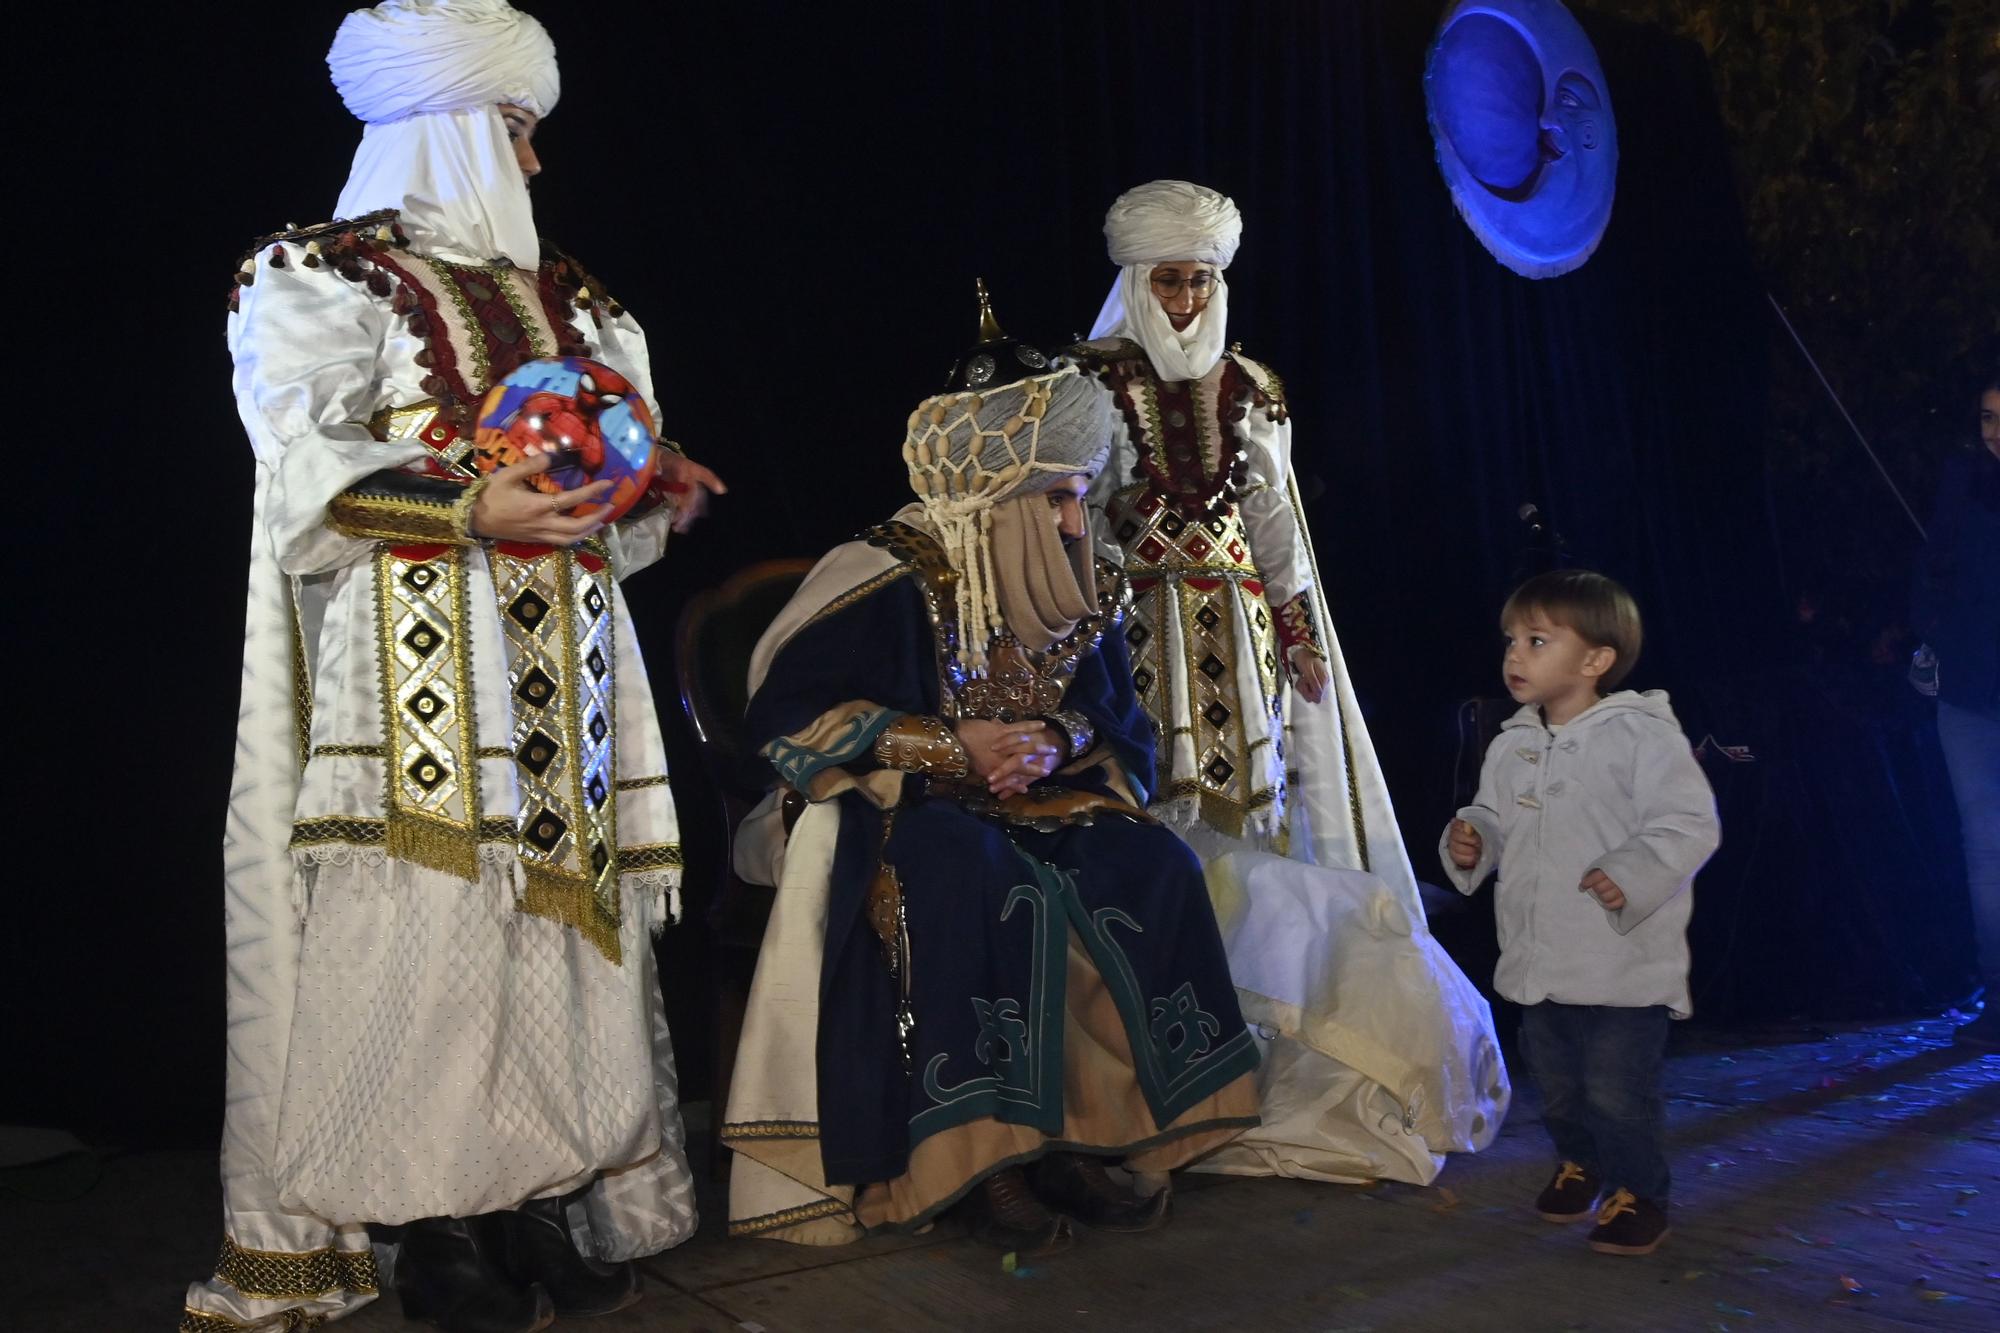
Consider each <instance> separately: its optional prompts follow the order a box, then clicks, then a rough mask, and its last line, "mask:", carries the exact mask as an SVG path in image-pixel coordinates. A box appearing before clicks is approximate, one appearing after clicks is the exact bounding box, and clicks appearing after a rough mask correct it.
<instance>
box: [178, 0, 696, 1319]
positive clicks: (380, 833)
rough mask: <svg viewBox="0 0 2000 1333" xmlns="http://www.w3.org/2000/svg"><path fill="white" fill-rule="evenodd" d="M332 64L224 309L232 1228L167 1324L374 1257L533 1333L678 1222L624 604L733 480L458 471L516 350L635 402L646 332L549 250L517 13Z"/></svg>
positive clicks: (297, 1312) (590, 1303) (665, 830)
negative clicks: (541, 232)
mask: <svg viewBox="0 0 2000 1333" xmlns="http://www.w3.org/2000/svg"><path fill="white" fill-rule="evenodd" d="M327 61H328V65H329V66H330V68H331V70H332V74H333V81H334V83H335V85H336V86H337V87H338V89H339V90H340V94H341V97H342V99H343V100H344V101H345V103H346V104H347V107H348V109H349V110H350V111H352V112H353V113H354V114H355V115H356V116H357V117H358V118H360V119H361V120H362V121H363V122H364V123H365V124H366V126H367V128H366V131H365V132H364V134H363V137H362V141H361V146H360V149H359V150H358V151H357V152H356V154H355V158H354V166H353V171H352V174H351V175H350V177H349V179H348V182H347V187H346V189H345V190H344V191H343V192H342V194H341V197H340V202H339V205H338V212H339V213H340V215H341V217H342V219H343V220H342V221H338V222H334V223H329V224H327V225H324V226H319V227H310V228H305V229H295V230H292V231H289V232H285V233H282V234H279V235H275V236H271V237H266V238H264V239H263V240H261V241H259V242H258V243H257V246H256V248H255V249H254V250H253V251H252V252H251V253H250V255H249V257H248V258H246V259H245V261H244V263H243V266H242V268H241V270H240V271H239V272H238V275H237V283H238V287H237V291H236V294H235V297H234V299H233V301H232V309H231V314H230V317H229V329H228V334H229V348H230V352H231V355H232V356H233V358H234V360H235V391H236V399H237V405H238V409H239V411H240V413H241V416H242V419H243V423H244V426H245V428H246V430H247V431H248V433H249V436H250V442H251V446H252V449H253V452H254V454H255V458H256V492H255V517H254V521H253V525H252V531H251V555H250V590H249V607H248V614H247V618H246V625H245V635H244V640H245V642H244V666H243V680H242V695H241V705H240V712H239V723H238V732H237V747H236V769H235V779H234V783H233V786H232V790H231V794H230V803H229V817H228V829H227V835H226V842H225V845H226V880H225V894H224V896H225V919H226V922H227V934H228V959H229V981H228V1005H229V1036H228V1107H227V1113H226V1119H225V1124H224V1133H223V1144H222V1181H223V1196H224V1205H223V1211H224V1216H223V1230H224V1235H223V1243H222V1254H221V1258H220V1260H219V1261H218V1262H217V1265H216V1269H215V1273H214V1276H212V1277H210V1278H209V1279H207V1280H206V1281H203V1282H198V1283H196V1284H194V1285H193V1286H192V1287H190V1289H189V1291H188V1296H187V1306H186V1311H185V1314H184V1316H183V1318H182V1320H181V1325H180V1326H181V1329H182V1330H183V1333H240V1331H241V1330H257V1331H258V1333H266V1331H269V1330H281V1329H282V1330H290V1329H297V1328H304V1327H307V1326H309V1325H312V1324H317V1323H319V1322H322V1321H323V1320H327V1319H335V1318H339V1317H340V1316H342V1315H345V1314H349V1313H352V1312H353V1311H354V1310H355V1309H356V1308H358V1307H359V1306H361V1305H363V1304H365V1303H367V1302H368V1301H370V1300H372V1299H373V1298H374V1297H375V1295H376V1294H377V1289H378V1286H379V1284H380V1282H381V1281H382V1280H384V1278H386V1274H385V1273H382V1272H381V1271H380V1270H378V1268H377V1260H378V1258H381V1259H391V1258H393V1264H394V1282H395V1285H396V1288H397V1291H398V1294H399V1295H400V1297H401V1300H402V1306H403V1310H404V1313H405V1314H406V1315H409V1316H411V1317H413V1318H420V1319H427V1320H429V1321H431V1322H433V1323H436V1324H439V1325H441V1326H442V1327H444V1328H445V1329H447V1330H453V1331H454V1333H529V1331H530V1330H535V1329H540V1328H544V1327H546V1326H548V1324H549V1323H550V1322H552V1320H553V1319H554V1318H555V1316H556V1315H558V1314H589V1313H598V1312H603V1311H608V1310H612V1309H617V1308H619V1307H621V1306H623V1305H626V1304H630V1303H631V1302H632V1301H634V1300H636V1299H638V1295H639V1284H638V1278H637V1274H636V1272H635V1271H634V1270H633V1269H632V1267H631V1264H630V1262H629V1261H630V1260H632V1259H633V1258H635V1257H638V1256H643V1255H648V1254H652V1253H655V1252H657V1251H660V1250H663V1249H665V1248H667V1247H669V1246H672V1245H675V1244H678V1243H679V1242H680V1241H681V1240H683V1239H685V1238H686V1237H687V1236H688V1235H690V1234H691V1233H692V1232H693V1230H694V1226H695V1214H694V1197H693V1190H692V1188H691V1185H690V1180H689V1176H688V1170H687V1162H686V1158H685V1153H684V1149H683V1130H682V1126H681V1119H680V1110H679V1104H678V1096H677V1093H676V1089H675V1073H674V1061H673V1049H672V1046H671V1044H670V1042H669V1039H668V1035H667V1030H666V1023H665V1018H664V1014H663V1011H662V1008H661V1003H660V992H659V983H658V979H657V977H656V975H655V972H654V960H653V950H652V939H653V935H654V932H655V931H656V930H658V929H660V928H661V927H663V926H664V925H665V924H666V922H667V921H668V920H669V919H670V912H669V909H668V904H669V901H670V899H671V897H672V895H673V892H674V890H675V888H676V886H677V884H678V880H679V873H680V871H679V867H680V850H679V832H678V826H677V824H676V820H675V814H674V805H673V799H672V796H671V794H670V793H669V791H668V787H667V778H666V756H665V751H664V748H663V746H662V743H661V739H660V731H659V726H658V723H657V720H656V719H655V716H654V712H653V702H652V695H651V691H650V689H649V687H648V685H647V681H646V671H645V665H644V663H643V662H642V661H641V660H640V657H639V650H638V643H637V639H636V637H635V635H634V633H633V628H632V622H631V618H630V615H629V613H628V611H627V609H626V605H625V601H624V597H623V595H622V594H621V592H620V590H619V586H618V580H619V579H620V578H623V577H624V576H626V575H628V574H630V573H632V572H634V571H635V570H638V569H641V568H643V567H645V566H646V565H648V564H650V563H652V562H653V561H655V560H657V559H658V558H659V557H660V555H661V553H662V551H663V549H664V547H665V544H666V540H667V534H668V532H669V530H670V529H674V528H683V527H685V526H686V525H687V524H688V523H689V522H691V521H692V520H693V518H694V517H695V516H696V515H697V514H698V513H699V511H700V509H701V508H702V505H703V503H704V502H705V499H706V495H707V493H708V492H709V491H711V490H720V489H721V483H720V482H719V481H717V480H716V479H715V477H714V475H713V474H712V473H710V472H709V471H708V470H707V469H705V468H702V467H700V466H699V465H698V464H694V463H691V462H689V461H687V460H686V459H685V458H683V457H681V456H680V455H679V454H678V453H677V452H674V451H670V450H664V449H663V450H661V451H660V452H659V456H658V475H657V476H656V478H655V479H654V481H653V483H652V485H651V487H650V488H649V489H648V490H647V492H646V493H645V494H644V495H643V496H641V497H640V499H639V501H638V503H637V504H636V505H635V506H634V507H633V508H632V509H631V510H630V511H628V512H627V513H626V514H625V515H624V516H623V517H622V518H620V519H619V520H618V521H617V522H615V523H613V524H610V525H606V524H605V523H604V522H603V517H604V511H601V510H600V511H597V516H596V517H591V516H585V515H579V514H576V513H573V512H571V511H573V510H575V509H576V508H577V506H579V505H589V504H591V503H592V502H595V501H599V500H601V499H603V498H604V494H605V491H606V489H607V487H608V485H609V483H606V482H598V483H594V484H592V485H589V486H585V487H581V488H578V489H575V490H570V491H563V492H560V493H556V494H550V493H548V492H547V491H545V490H543V489H538V488H537V483H540V484H541V485H542V486H547V484H548V482H547V479H546V478H545V477H543V476H542V474H543V473H546V472H547V471H548V469H549V467H550V465H551V462H552V458H551V456H549V455H541V456H537V457H533V458H530V459H528V460H526V461H523V462H520V463H517V464H515V465H513V466H509V467H504V468H501V469H500V470H499V471H497V472H492V473H489V474H484V475H482V474H480V473H479V472H478V470H477V467H476V465H475V464H474V463H473V462H472V460H471V459H470V456H469V455H470V448H469V446H470V444H471V441H472V438H473V434H474V430H473V426H474V419H473V418H474V413H475V412H476V411H477V409H478V405H479V403H480V401H481V398H482V396H483V395H484V394H485V393H486V391H487V389H488V387H489V386H490V385H492V384H493V383H495V382H496V381H498V380H499V379H501V378H502V377H503V376H505V375H507V374H508V373H509V372H511V371H513V370H514V369H515V368H516V367H518V366H520V365H522V364H523V363H524V362H527V361H530V360H534V359H538V358H547V357H555V356H578V357H587V358H592V359H594V360H596V361H599V362H601V363H603V364H604V365H606V366H609V367H610V368H611V369H612V370H613V371H615V372H616V374H617V375H618V376H620V377H622V378H623V379H624V380H625V381H627V382H628V383H629V386H630V387H631V388H633V389H636V391H637V392H638V393H639V394H640V395H641V396H643V397H644V398H646V399H647V400H648V403H649V405H650V400H651V398H652V391H651V374H650V366H649V363H648V358H647V353H646V342H645V336H644V334H643V333H642V332H641V331H640V328H639V326H638V324H637V323H636V322H634V321H633V320H632V318H631V317H630V316H629V315H627V314H625V313H624V312H623V310H622V309H621V308H620V307H618V306H617V305H616V304H615V303H613V302H611V301H609V299H608V298H607V297H605V296H604V294H603V290H602V288H601V287H600V286H598V284H596V283H595V282H589V281H587V280H586V279H585V278H584V277H583V275H582V273H581V271H580V270H579V269H578V268H577V267H576V265H575V263H574V262H573V261H571V260H568V259H566V258H564V257H561V256H553V255H552V256H550V257H547V258H544V257H543V256H544V251H543V248H542V245H541V242H540V241H539V239H538V237H537V235H536V232H535V227H534V219H533V214H532V211H531V208H530V204H529V197H528V187H527V182H528V178H529V177H530V176H532V175H534V174H535V173H536V172H537V171H539V170H540V163H539V162H538V160H537V159H536V157H535V153H534V149H533V147H532V146H531V141H532V138H533V135H534V131H535V128H536V126H537V124H538V123H539V121H540V118H541V117H542V116H544V115H546V114H547V113H548V112H549V111H550V110H551V109H553V107H554V105H555V102H556V96H557V91H558V83H557V74H556V63H555V50H554V47H553V46H552V45H551V43H550V41H549V39H548V36H547V35H546V34H545V33H544V32H543V30H542V28H541V26H540V25H539V24H538V23H536V22H535V21H534V20H533V19H532V18H529V17H527V16H526V15H523V14H520V13H518V12H516V11H515V10H514V9H513V8H511V7H510V6H509V5H507V4H505V3H503V2H502V0H428V2H427V0H400V2H397V0H392V2H391V3H386V4H382V5H378V6H376V7H375V8H373V9H365V10H359V11H356V12H355V13H353V14H351V15H349V16H348V18H347V19H346V21H345V22H344V23H343V24H342V25H341V28H340V31H339V34H338V35H337V36H336V37H335V39H334V43H333V48H332V50H331V52H330V53H329V55H328V57H327ZM371 1229H374V1232H375V1236H374V1239H375V1241H376V1243H375V1244H374V1245H373V1246H371V1243H370V1242H371V1234H370V1232H371Z"/></svg>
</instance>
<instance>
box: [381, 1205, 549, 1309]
mask: <svg viewBox="0 0 2000 1333" xmlns="http://www.w3.org/2000/svg"><path fill="white" fill-rule="evenodd" d="M506 1217H507V1215H506V1214H504V1213H487V1214H485V1215H484V1216H482V1217H427V1218H424V1219H422V1220H421V1221H417V1222H412V1223H410V1224H409V1225H408V1226H406V1227H404V1228H403V1247H402V1251H401V1252H400V1253H399V1254H398V1255H397V1256H396V1295H397V1296H399V1297H400V1298H401V1299H402V1302H403V1317H404V1318H405V1319H421V1320H424V1321H426V1322H428V1323H432V1324H436V1325H437V1326H438V1327H440V1328H442V1329H444V1330H445V1333H540V1330H542V1329H545V1328H547V1327H548V1326H549V1325H550V1324H553V1323H554V1322H555V1321H556V1312H555V1306H554V1305H553V1304H551V1303H550V1301H549V1294H548V1293H547V1292H545V1291H543V1290H542V1289H541V1288H540V1287H538V1286H532V1285H528V1286H524V1285H522V1284H519V1283H517V1282H515V1281H514V1279H513V1278H511V1277H509V1276H508V1274H507V1272H506V1270H505V1267H504V1264H505V1245H506Z"/></svg>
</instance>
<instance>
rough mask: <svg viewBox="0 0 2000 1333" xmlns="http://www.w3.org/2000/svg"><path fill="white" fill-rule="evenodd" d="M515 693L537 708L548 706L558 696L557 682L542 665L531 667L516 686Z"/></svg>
mask: <svg viewBox="0 0 2000 1333" xmlns="http://www.w3.org/2000/svg"><path fill="white" fill-rule="evenodd" d="M514 693H515V694H516V695H518V696H519V697H520V698H522V699H525V700H526V701H527V702H529V703H531V704H533V705H534V706H535V707H537V708H546V707H548V705H549V701H550V700H552V699H554V698H555V697H556V683H555V682H554V681H552V680H550V679H549V678H548V676H547V674H545V673H544V672H543V671H542V669H541V668H540V667H529V668H528V674H527V675H525V676H523V677H521V683H520V684H519V685H517V686H515V687H514Z"/></svg>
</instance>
